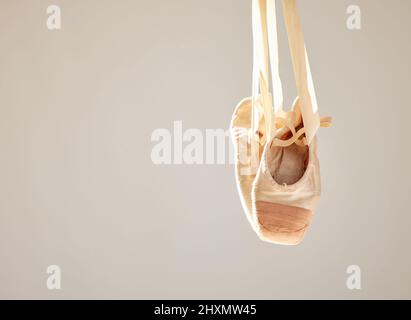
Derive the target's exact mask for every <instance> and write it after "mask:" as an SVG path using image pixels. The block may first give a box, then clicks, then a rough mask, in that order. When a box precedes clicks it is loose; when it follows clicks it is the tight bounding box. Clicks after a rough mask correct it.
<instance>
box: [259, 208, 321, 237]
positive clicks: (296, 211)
mask: <svg viewBox="0 0 411 320" xmlns="http://www.w3.org/2000/svg"><path fill="white" fill-rule="evenodd" d="M255 211H256V215H257V219H258V222H259V230H258V231H259V232H258V234H259V236H260V238H261V239H262V240H264V241H267V242H272V243H275V244H282V245H297V244H299V243H300V242H301V241H302V240H303V238H304V235H305V233H306V231H307V230H308V228H309V226H310V222H311V219H312V216H313V214H312V212H311V211H310V210H307V209H303V208H299V207H293V206H286V205H282V204H275V203H270V202H265V201H257V202H256V208H255Z"/></svg>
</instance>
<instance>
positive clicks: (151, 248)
mask: <svg viewBox="0 0 411 320" xmlns="http://www.w3.org/2000/svg"><path fill="white" fill-rule="evenodd" d="M51 4H55V5H59V6H60V8H61V14H62V28H61V30H58V31H50V30H48V29H47V27H46V20H47V17H48V15H47V13H46V9H47V7H48V6H49V5H51ZM279 4H280V3H279ZM298 4H299V9H300V14H301V18H302V24H303V29H304V32H305V37H306V42H307V49H308V53H309V56H310V61H311V64H312V71H313V75H314V81H315V86H316V90H317V96H318V102H319V109H320V112H321V114H322V115H324V116H333V118H334V126H333V127H332V128H331V129H321V130H320V132H319V156H320V161H321V169H322V184H323V194H322V199H321V202H320V205H319V207H318V210H317V212H316V216H315V219H314V222H313V224H312V227H311V229H310V231H309V233H308V234H307V236H306V238H305V240H304V242H303V243H302V244H301V245H299V246H297V247H283V246H277V245H272V244H267V243H263V242H261V241H260V240H258V238H257V236H256V235H255V234H254V232H253V231H252V230H251V227H250V225H249V224H248V222H247V220H246V217H245V214H244V213H243V210H242V208H241V204H240V200H239V196H238V194H237V189H236V185H235V179H234V167H233V166H232V165H230V164H227V165H192V166H189V165H162V166H156V165H154V164H153V162H152V161H151V150H152V148H153V146H154V145H155V142H152V141H151V135H152V133H153V131H154V130H156V129H158V128H166V129H168V130H172V128H173V122H174V121H182V123H183V129H189V128H198V129H200V130H202V131H203V132H204V131H205V130H206V129H217V128H223V129H228V126H229V122H230V119H231V115H232V112H233V110H234V107H235V106H236V104H237V103H238V102H239V101H240V100H241V99H242V98H244V97H247V96H249V95H250V94H251V67H252V38H251V1H250V0H240V1H239V0H208V1H202V0H173V1H169V0H162V1H142V0H127V1H126V0H121V1H114V0H81V1H80V0H57V1H53V3H50V2H49V1H45V0H41V1H40V0H38V1H32V0H0V46H1V50H0V147H1V149H0V150H1V151H0V152H1V156H0V297H1V298H52V299H60V298H69V299H71V298H126V299H129V298H139V299H149V298H152V299H160V298H170V299H171V298H173V299H180V298H185V299H187V298H192V299H196V298H215V299H220V298H233V299H237V298H238V299H248V298H249V299H276V298H297V299H300V298H310V299H316V298H343V299H348V298H350V299H351V298H352V299H363V298H411V289H410V281H411V271H410V270H411V257H410V255H411V250H410V248H409V245H410V241H411V233H410V232H409V229H410V224H411V215H410V205H409V203H410V185H409V181H410V178H411V174H410V163H411V152H410V139H409V135H408V133H409V125H410V124H409V119H410V117H411V108H410V107H409V103H410V100H409V92H410V71H411V62H410V56H411V45H410V41H409V30H410V28H411V20H410V19H409V15H410V13H411V2H410V1H409V0H395V1H392V0H391V1H388V0H375V1H371V0H355V1H345V0H333V1H324V0H309V1H308V0H300V1H298ZM351 4H356V5H358V6H360V8H361V10H362V29H361V30H356V31H351V30H349V29H348V28H347V26H346V20H347V18H348V16H349V15H348V14H347V13H346V11H347V8H348V6H349V5H351ZM278 9H279V12H281V11H280V10H281V8H278ZM279 24H280V26H279V32H280V36H279V41H280V51H281V52H280V59H281V73H282V78H283V81H284V88H285V89H286V94H285V98H286V103H287V105H289V104H291V102H292V100H293V98H294V97H295V91H296V90H295V86H294V79H293V74H292V69H291V65H290V59H289V51H288V44H287V42H286V41H287V40H286V37H285V30H284V24H283V19H282V17H281V18H279ZM227 141H228V140H227ZM49 265H58V266H59V267H60V268H61V286H62V287H61V290H54V291H51V290H48V288H47V286H46V280H47V277H48V274H47V273H46V269H47V267H48V266H49ZM350 265H358V266H359V267H360V268H361V285H362V289H361V290H354V291H351V290H348V289H347V286H346V280H347V277H348V274H347V267H348V266H350Z"/></svg>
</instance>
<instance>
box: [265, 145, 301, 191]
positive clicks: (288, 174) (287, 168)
mask: <svg viewBox="0 0 411 320" xmlns="http://www.w3.org/2000/svg"><path fill="white" fill-rule="evenodd" d="M308 160H309V148H308V146H299V145H297V144H295V143H294V144H292V145H291V146H289V147H279V146H275V145H274V144H271V146H270V150H269V152H268V154H267V164H268V168H269V171H270V174H271V176H272V177H273V179H274V180H275V181H276V182H277V183H278V184H280V185H292V184H295V183H297V182H298V181H299V180H300V179H301V178H302V177H303V175H304V173H305V171H306V170H307V166H308Z"/></svg>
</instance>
